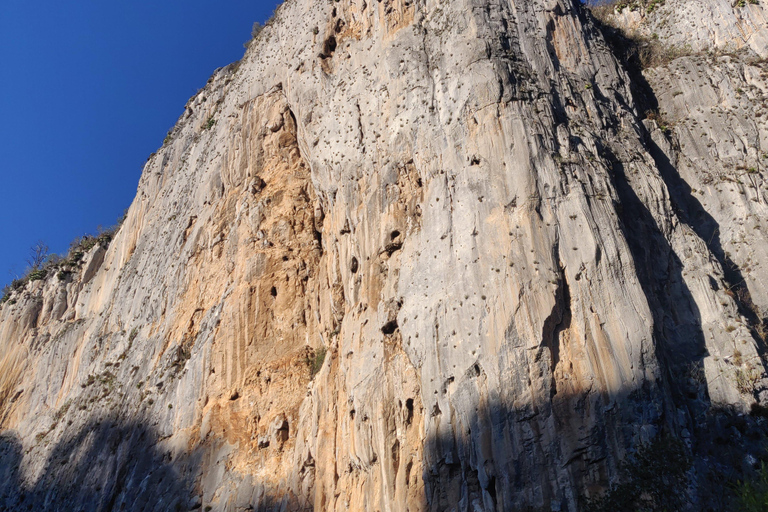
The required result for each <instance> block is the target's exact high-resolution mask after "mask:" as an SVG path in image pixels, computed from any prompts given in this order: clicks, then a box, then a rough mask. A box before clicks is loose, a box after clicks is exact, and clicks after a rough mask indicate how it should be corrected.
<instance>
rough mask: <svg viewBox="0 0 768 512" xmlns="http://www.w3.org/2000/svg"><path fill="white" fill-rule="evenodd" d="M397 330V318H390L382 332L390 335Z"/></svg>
mask: <svg viewBox="0 0 768 512" xmlns="http://www.w3.org/2000/svg"><path fill="white" fill-rule="evenodd" d="M396 330H397V320H390V321H389V322H387V323H385V324H384V325H383V326H382V327H381V332H383V333H384V334H385V335H387V336H389V335H390V334H393V333H394V332H395V331H396Z"/></svg>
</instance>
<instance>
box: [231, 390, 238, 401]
mask: <svg viewBox="0 0 768 512" xmlns="http://www.w3.org/2000/svg"><path fill="white" fill-rule="evenodd" d="M238 398H240V393H239V392H238V391H237V390H234V391H232V394H231V395H229V399H230V400H237V399H238Z"/></svg>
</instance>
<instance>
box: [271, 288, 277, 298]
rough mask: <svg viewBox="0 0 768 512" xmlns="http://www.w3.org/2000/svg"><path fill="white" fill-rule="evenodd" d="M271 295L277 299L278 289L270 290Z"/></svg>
mask: <svg viewBox="0 0 768 512" xmlns="http://www.w3.org/2000/svg"><path fill="white" fill-rule="evenodd" d="M269 294H270V295H271V296H273V297H277V288H275V287H274V286H273V287H272V289H271V290H269Z"/></svg>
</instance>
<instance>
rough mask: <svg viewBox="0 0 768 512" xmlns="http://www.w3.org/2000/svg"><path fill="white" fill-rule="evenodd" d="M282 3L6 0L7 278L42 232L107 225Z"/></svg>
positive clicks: (3, 142)
mask: <svg viewBox="0 0 768 512" xmlns="http://www.w3.org/2000/svg"><path fill="white" fill-rule="evenodd" d="M279 3H281V2H279V1H277V0H224V1H214V0H130V1H128V0H123V1H105V0H67V1H62V0H38V1H34V0H0V287H2V285H3V284H5V283H7V282H9V281H10V279H11V275H10V273H9V272H11V271H14V272H16V273H19V274H21V273H22V272H23V271H24V268H25V262H24V260H25V258H26V257H27V255H28V252H29V248H30V247H31V246H32V245H33V244H34V243H35V241H37V240H38V239H40V240H43V241H45V242H46V243H47V244H48V245H49V246H50V248H51V251H53V252H59V253H61V252H65V251H66V250H67V248H68V246H69V242H70V241H71V240H72V239H73V238H75V237H77V236H79V235H82V234H84V233H88V232H94V231H95V230H96V227H97V226H98V225H103V226H109V225H111V224H114V222H115V220H116V219H117V218H118V217H119V216H120V215H121V214H122V212H123V210H125V208H127V207H128V206H129V205H130V203H131V201H132V200H133V197H134V195H135V193H136V185H137V183H138V180H139V176H140V174H141V169H142V166H143V164H144V162H145V161H146V159H147V156H149V154H150V153H152V152H153V151H155V150H157V148H158V147H160V146H161V145H162V143H163V138H164V137H165V134H166V132H167V131H168V129H169V128H170V127H171V126H173V124H174V123H175V122H176V119H178V117H179V116H180V115H181V114H182V112H183V110H184V104H185V103H186V102H187V99H189V97H190V96H192V95H193V94H194V93H195V92H196V91H197V90H198V89H199V88H201V87H203V86H204V85H205V83H206V81H207V79H208V77H209V76H210V75H211V73H212V72H213V70H214V69H216V68H218V67H221V66H225V65H227V64H229V63H230V62H233V61H236V60H238V59H239V58H241V57H242V55H243V52H244V49H243V43H244V42H245V41H247V40H248V39H250V32H251V26H252V25H253V22H254V21H259V22H264V21H265V20H266V19H267V18H269V16H270V15H271V14H272V12H273V11H274V9H275V7H276V6H277V5H278V4H279Z"/></svg>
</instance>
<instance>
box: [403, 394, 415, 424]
mask: <svg viewBox="0 0 768 512" xmlns="http://www.w3.org/2000/svg"><path fill="white" fill-rule="evenodd" d="M405 409H406V413H405V425H406V426H408V425H410V424H411V421H412V420H413V398H409V399H408V400H406V401H405Z"/></svg>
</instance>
